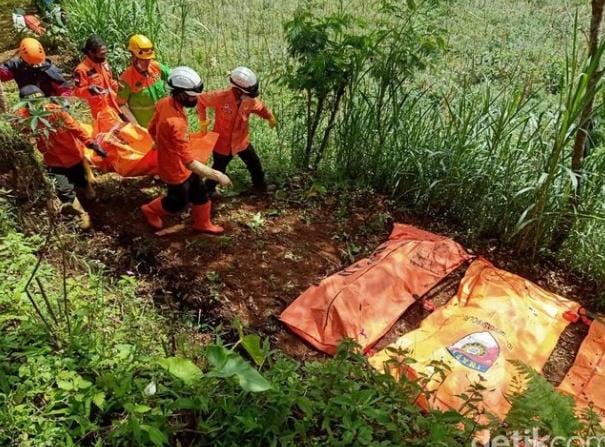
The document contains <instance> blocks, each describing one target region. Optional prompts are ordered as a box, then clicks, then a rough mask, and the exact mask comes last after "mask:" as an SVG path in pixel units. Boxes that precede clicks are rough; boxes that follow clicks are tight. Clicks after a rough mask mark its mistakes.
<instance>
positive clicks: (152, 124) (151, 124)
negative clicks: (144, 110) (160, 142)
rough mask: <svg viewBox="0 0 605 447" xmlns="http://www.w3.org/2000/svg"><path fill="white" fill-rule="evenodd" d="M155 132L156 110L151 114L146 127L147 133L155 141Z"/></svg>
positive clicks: (156, 125) (156, 122)
mask: <svg viewBox="0 0 605 447" xmlns="http://www.w3.org/2000/svg"><path fill="white" fill-rule="evenodd" d="M157 130H158V112H157V110H156V111H155V112H154V113H153V116H152V117H151V121H149V125H148V126H147V132H149V135H151V138H152V139H153V140H154V141H155V140H156V138H157Z"/></svg>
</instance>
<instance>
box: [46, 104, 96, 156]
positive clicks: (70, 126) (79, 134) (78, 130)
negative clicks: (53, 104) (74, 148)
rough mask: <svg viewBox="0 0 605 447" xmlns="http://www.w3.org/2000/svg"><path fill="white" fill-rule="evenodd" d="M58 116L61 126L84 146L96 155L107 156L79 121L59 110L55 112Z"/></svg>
mask: <svg viewBox="0 0 605 447" xmlns="http://www.w3.org/2000/svg"><path fill="white" fill-rule="evenodd" d="M57 113H58V115H59V117H60V122H61V124H62V126H63V128H65V129H67V130H68V131H69V132H70V133H71V134H72V135H73V136H74V137H76V138H77V139H78V140H80V141H81V142H82V143H83V144H84V145H85V146H86V147H88V148H90V149H92V150H93V151H94V152H95V153H96V154H97V155H99V156H100V157H103V158H105V157H107V152H105V151H104V150H103V149H102V148H101V147H100V146H99V145H98V144H97V143H96V142H95V140H93V139H92V138H91V137H90V135H88V133H87V132H86V131H85V130H84V129H83V128H82V126H81V125H80V123H79V122H78V121H76V120H75V119H73V117H72V116H71V115H70V114H69V113H67V112H65V111H60V112H57Z"/></svg>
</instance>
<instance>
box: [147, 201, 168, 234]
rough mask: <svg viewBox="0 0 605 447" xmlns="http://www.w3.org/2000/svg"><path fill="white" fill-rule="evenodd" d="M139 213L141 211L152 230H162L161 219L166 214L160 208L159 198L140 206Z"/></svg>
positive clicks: (161, 207)
mask: <svg viewBox="0 0 605 447" xmlns="http://www.w3.org/2000/svg"><path fill="white" fill-rule="evenodd" d="M141 211H143V214H144V215H145V218H146V219H147V222H148V223H149V225H151V226H152V227H153V228H155V229H156V230H161V229H162V228H164V222H163V221H162V217H164V216H166V215H167V214H168V213H167V212H166V210H165V209H164V207H163V206H162V198H161V197H158V198H157V199H153V200H152V201H151V202H149V203H146V204H145V205H143V206H141Z"/></svg>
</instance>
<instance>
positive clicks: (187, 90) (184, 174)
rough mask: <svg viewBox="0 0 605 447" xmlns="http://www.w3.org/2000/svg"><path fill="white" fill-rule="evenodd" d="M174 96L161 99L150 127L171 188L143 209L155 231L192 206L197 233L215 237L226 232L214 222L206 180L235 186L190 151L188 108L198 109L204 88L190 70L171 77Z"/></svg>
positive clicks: (163, 176)
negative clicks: (198, 159) (171, 215)
mask: <svg viewBox="0 0 605 447" xmlns="http://www.w3.org/2000/svg"><path fill="white" fill-rule="evenodd" d="M168 88H169V91H170V96H169V97H167V98H163V99H161V100H160V101H159V102H158V103H157V106H156V110H155V113H154V115H153V118H152V119H151V122H150V123H149V133H150V134H151V136H152V138H153V139H154V141H155V148H156V150H157V151H158V168H159V175H160V178H161V179H162V181H163V182H164V183H166V185H167V189H168V193H167V194H166V196H165V197H158V198H156V199H154V200H153V201H151V202H150V203H148V204H146V205H143V206H142V207H141V210H142V211H143V214H145V217H146V219H147V222H149V225H151V226H152V227H153V228H155V229H160V228H162V227H163V226H164V222H163V220H162V218H163V217H164V216H166V215H167V214H169V213H177V212H180V211H182V210H183V209H185V207H186V206H187V204H188V203H191V205H192V206H191V216H192V219H193V229H194V230H197V231H202V232H205V233H211V234H220V233H222V232H223V231H224V230H223V228H222V227H220V226H218V225H214V224H213V223H212V222H211V220H210V214H211V209H212V205H211V202H210V200H209V199H208V195H207V193H206V187H205V186H204V183H203V181H202V177H207V178H209V179H212V180H214V181H216V182H218V183H220V184H221V185H222V186H229V185H231V181H230V180H229V177H227V176H226V175H225V174H223V173H222V172H219V171H216V170H214V169H211V168H209V167H208V166H206V165H204V164H203V163H201V162H199V161H197V160H195V159H194V158H193V155H192V153H191V150H190V148H189V133H188V122H187V114H186V112H185V108H192V107H195V106H196V104H197V101H198V97H199V96H200V95H201V93H202V90H203V88H204V84H203V83H202V80H201V78H200V76H199V75H198V74H197V73H196V72H195V71H194V70H192V69H191V68H189V67H177V68H175V69H174V70H172V72H171V73H170V76H169V77H168Z"/></svg>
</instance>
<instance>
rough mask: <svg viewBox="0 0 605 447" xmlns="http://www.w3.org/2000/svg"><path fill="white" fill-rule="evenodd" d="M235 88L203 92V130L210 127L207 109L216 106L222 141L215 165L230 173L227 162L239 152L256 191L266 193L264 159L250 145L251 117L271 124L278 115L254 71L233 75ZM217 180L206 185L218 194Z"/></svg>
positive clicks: (241, 70) (216, 150) (237, 71)
mask: <svg viewBox="0 0 605 447" xmlns="http://www.w3.org/2000/svg"><path fill="white" fill-rule="evenodd" d="M229 81H230V83H231V88H228V89H226V90H219V91H212V92H207V93H203V94H202V95H201V96H200V99H199V101H198V105H197V111H198V116H199V119H200V125H201V128H202V132H204V131H206V130H207V129H208V124H209V122H208V118H207V115H206V109H207V108H213V109H214V129H213V131H214V132H217V133H218V134H219V137H218V141H217V143H216V146H215V147H214V151H213V152H212V158H213V160H214V162H213V165H212V167H213V168H214V169H216V170H218V171H221V172H226V171H227V165H228V164H229V162H230V161H231V160H232V159H233V157H234V156H235V155H239V157H240V158H241V159H242V160H243V162H244V163H245V164H246V167H247V168H248V171H249V172H250V176H251V177H252V184H253V188H252V192H255V193H264V192H266V191H267V184H266V182H265V173H264V172H263V167H262V165H261V162H260V159H259V158H258V155H257V154H256V151H255V150H254V147H253V146H252V144H250V138H249V136H248V120H249V117H250V114H256V115H258V116H260V117H261V118H264V119H266V120H267V121H268V122H269V126H271V128H274V127H275V125H276V120H275V116H273V113H271V111H270V110H269V109H268V108H267V106H266V105H265V104H263V102H262V101H260V100H259V99H257V97H258V95H259V87H258V81H257V79H256V75H255V74H254V72H253V71H252V70H250V69H249V68H246V67H238V68H236V69H234V70H233V71H232V72H231V76H230V77H229ZM216 185H217V183H216V181H214V180H212V179H210V180H208V181H207V182H206V187H207V189H208V192H209V193H210V194H211V195H216V196H218V194H215V191H216Z"/></svg>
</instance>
